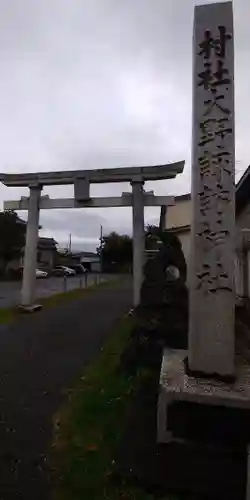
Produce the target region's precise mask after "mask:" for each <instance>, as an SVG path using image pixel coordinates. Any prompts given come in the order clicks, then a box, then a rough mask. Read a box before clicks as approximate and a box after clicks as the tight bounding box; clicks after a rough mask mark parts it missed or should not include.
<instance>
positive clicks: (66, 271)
mask: <svg viewBox="0 0 250 500" xmlns="http://www.w3.org/2000/svg"><path fill="white" fill-rule="evenodd" d="M51 274H52V276H75V275H76V272H75V270H74V269H71V268H70V267H67V266H56V267H55V268H54V269H53V270H52V271H51Z"/></svg>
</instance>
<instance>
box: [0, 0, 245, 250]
mask: <svg viewBox="0 0 250 500" xmlns="http://www.w3.org/2000/svg"><path fill="white" fill-rule="evenodd" d="M199 3H200V4H201V3H209V2H206V1H204V0H203V1H201V2H199V1H195V0H22V1H20V0H2V1H1V3H0V63H1V79H0V110H1V112H0V137H1V140H0V144H1V154H0V170H1V171H3V172H24V171H38V170H40V171H42V170H44V171H46V170H56V169H57V170H58V169H62V170H63V169H77V168H81V169H84V168H88V169H89V168H109V167H116V166H117V167H119V166H134V165H153V164H164V163H167V162H172V161H176V160H185V161H186V165H185V171H184V174H183V175H181V176H179V177H178V178H177V179H176V180H172V181H164V182H157V183H149V184H148V186H146V187H149V188H150V189H152V188H153V189H154V190H155V193H156V194H162V195H163V194H181V193H185V192H187V191H188V190H189V189H190V149H191V74H192V71H191V56H192V45H191V44H192V23H193V10H194V5H195V4H199ZM233 3H234V21H235V82H236V89H235V99H236V161H237V163H236V168H237V171H238V174H237V178H238V177H239V175H241V174H242V173H243V171H244V170H245V168H246V167H247V166H248V164H249V163H250V162H249V153H248V143H249V137H250V126H249V120H248V109H249V107H250V106H249V105H250V93H249V88H250V71H249V69H247V68H248V67H249V64H248V63H249V60H250V43H249V19H250V2H249V0H234V2H233ZM126 189H129V187H128V186H126V185H112V186H111V185H99V186H97V185H95V186H94V187H93V188H92V191H91V193H92V194H93V195H114V194H119V193H121V192H122V191H124V190H126ZM44 193H45V194H46V193H49V194H50V195H51V196H54V197H57V196H61V195H63V196H64V195H66V196H70V195H71V194H73V189H72V188H71V187H69V188H65V187H64V188H63V187H60V188H50V189H46V190H44ZM23 194H26V191H25V190H21V189H10V188H9V189H7V188H5V187H3V186H0V201H1V205H2V200H3V199H15V198H19V197H20V196H21V195H23ZM145 212H146V222H153V223H154V222H156V223H158V220H159V209H158V208H157V209H152V208H151V209H149V208H148V209H146V211H145ZM22 215H24V213H22ZM41 224H42V226H43V230H42V232H41V234H43V235H44V236H54V237H55V238H56V239H57V241H58V242H59V243H61V244H65V242H66V241H67V239H68V234H69V232H71V233H72V241H73V243H74V246H75V247H78V248H79V247H80V248H82V249H89V248H95V247H96V242H97V239H98V237H99V232H100V224H103V226H104V232H106V233H107V232H109V231H110V230H117V231H120V232H131V210H130V209H119V210H118V209H116V210H114V209H113V210H112V209H105V210H98V209H95V210H93V209H92V210H91V209H89V210H84V209H82V210H78V211H77V210H74V211H73V210H72V211H52V210H51V211H43V212H42V213H41Z"/></svg>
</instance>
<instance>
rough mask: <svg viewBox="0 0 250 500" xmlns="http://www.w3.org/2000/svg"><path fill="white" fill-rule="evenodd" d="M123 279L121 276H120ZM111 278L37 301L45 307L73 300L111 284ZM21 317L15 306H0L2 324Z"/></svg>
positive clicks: (0, 321)
mask: <svg viewBox="0 0 250 500" xmlns="http://www.w3.org/2000/svg"><path fill="white" fill-rule="evenodd" d="M119 279H121V278H119ZM117 280H118V278H117V279H113V280H112V282H116V281H117ZM110 282H111V280H107V281H102V282H100V283H98V284H96V283H93V284H92V285H90V286H88V287H87V288H75V289H74V290H69V291H68V292H63V293H56V294H54V295H51V296H50V297H44V298H42V299H37V300H36V302H37V303H39V304H42V306H44V307H54V306H56V305H58V304H61V303H62V302H68V301H71V300H76V299H80V298H81V297H85V296H86V295H88V294H90V293H92V292H93V291H94V290H96V289H97V288H103V287H106V286H109V285H110ZM18 318H20V312H19V311H18V309H17V308H15V307H6V308H0V324H6V323H11V322H12V321H15V320H16V319H18Z"/></svg>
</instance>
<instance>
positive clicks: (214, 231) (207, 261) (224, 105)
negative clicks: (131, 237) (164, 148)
mask: <svg viewBox="0 0 250 500" xmlns="http://www.w3.org/2000/svg"><path fill="white" fill-rule="evenodd" d="M193 62H194V65H193V143H192V230H191V272H190V324H189V352H188V362H189V368H190V369H191V370H193V371H194V372H195V371H196V372H201V373H204V375H209V374H218V375H220V376H231V375H233V373H234V305H235V293H234V229H235V180H234V178H235V177H234V174H235V157H234V156H235V146H234V49H233V13H232V2H226V3H214V4H207V5H201V6H197V7H196V8H195V18H194V36H193Z"/></svg>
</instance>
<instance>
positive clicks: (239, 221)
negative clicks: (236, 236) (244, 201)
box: [236, 200, 250, 229]
mask: <svg viewBox="0 0 250 500" xmlns="http://www.w3.org/2000/svg"><path fill="white" fill-rule="evenodd" d="M249 201H250V200H249ZM236 226H237V228H238V229H249V228H250V204H249V205H247V206H246V207H245V208H244V209H243V210H242V212H241V213H240V215H238V216H237V217H236Z"/></svg>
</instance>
